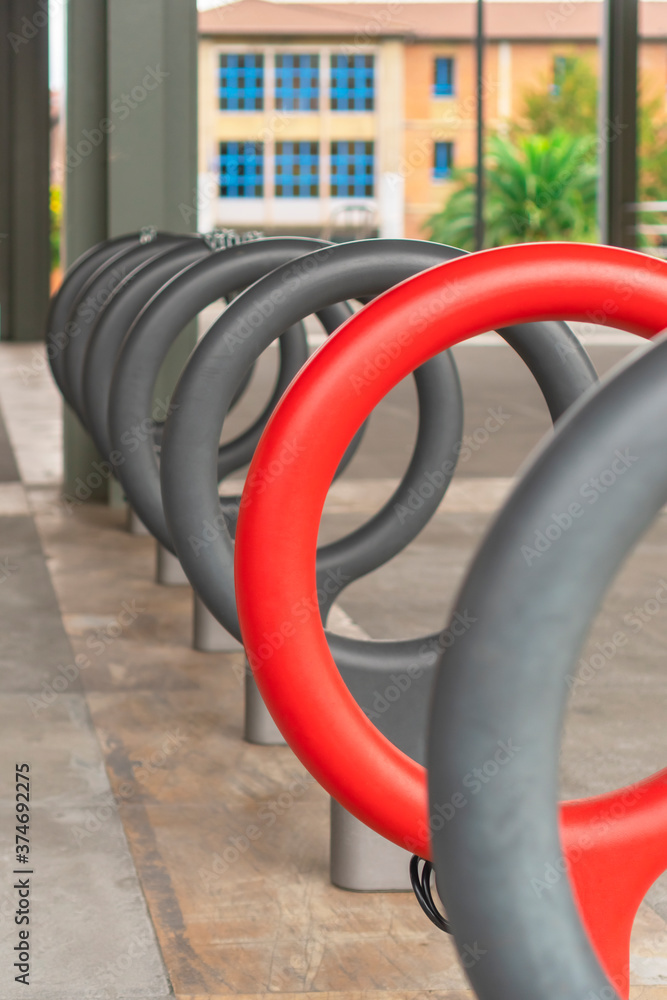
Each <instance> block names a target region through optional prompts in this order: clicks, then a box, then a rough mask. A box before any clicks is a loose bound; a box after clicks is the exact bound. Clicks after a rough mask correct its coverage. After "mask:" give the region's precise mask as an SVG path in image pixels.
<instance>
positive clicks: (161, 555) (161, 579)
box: [155, 542, 190, 587]
mask: <svg viewBox="0 0 667 1000" xmlns="http://www.w3.org/2000/svg"><path fill="white" fill-rule="evenodd" d="M155 544H156V559H155V582H156V583H160V584H162V586H163V587H183V586H189V585H190V581H189V580H188V578H187V576H186V575H185V571H184V570H183V567H182V566H181V564H180V562H179V560H178V557H177V556H175V555H174V554H173V553H172V552H170V551H169V549H166V548H165V547H164V545H162V544H161V543H160V542H156V543H155Z"/></svg>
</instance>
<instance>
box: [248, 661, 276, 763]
mask: <svg viewBox="0 0 667 1000" xmlns="http://www.w3.org/2000/svg"><path fill="white" fill-rule="evenodd" d="M243 738H244V739H245V740H246V741H247V742H248V743H258V744H260V745H261V746H285V739H284V737H283V734H282V733H281V732H280V730H279V729H278V727H277V725H276V724H275V722H274V721H273V719H272V718H271V716H270V715H269V710H268V708H267V707H266V705H265V704H264V701H263V699H262V696H261V694H260V693H259V689H258V687H257V684H256V682H255V678H254V676H253V672H252V670H251V669H250V665H249V664H248V662H247V661H246V665H245V724H244V732H243Z"/></svg>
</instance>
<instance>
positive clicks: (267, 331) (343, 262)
mask: <svg viewBox="0 0 667 1000" xmlns="http://www.w3.org/2000/svg"><path fill="white" fill-rule="evenodd" d="M460 255H461V251H457V250H454V249H452V248H447V247H442V246H438V245H433V244H425V243H419V242H411V241H392V240H389V241H384V240H378V241H363V242H359V243H354V244H344V245H341V246H337V247H329V248H327V249H326V250H319V251H316V252H314V253H312V254H311V255H310V258H302V259H301V260H299V261H298V262H297V265H296V266H294V265H290V264H286V265H283V266H282V267H280V268H277V269H276V270H274V271H273V272H272V273H271V274H269V275H268V276H267V277H266V278H264V279H262V280H261V281H258V282H257V283H256V284H255V285H253V286H252V287H251V288H250V289H248V291H246V292H245V293H243V294H242V295H240V296H239V297H238V298H237V299H235V300H234V302H233V303H231V305H230V306H229V308H228V309H227V311H226V312H225V314H224V315H223V316H222V317H220V319H219V320H218V321H217V322H216V323H215V324H214V326H213V327H212V328H211V330H210V331H209V334H208V335H207V338H206V339H205V340H204V341H202V343H201V344H200V345H199V346H198V348H197V349H196V350H195V352H194V353H193V355H192V357H191V359H190V362H189V363H188V366H187V367H186V369H185V371H184V373H183V375H182V377H181V380H180V382H179V385H178V387H177V389H176V393H175V395H174V402H175V407H174V412H173V414H171V415H170V417H169V418H168V420H167V422H166V425H165V433H164V441H163V450H162V465H161V478H162V490H163V498H164V509H165V514H166V517H167V520H168V523H169V527H170V529H171V533H172V537H173V540H174V545H175V547H176V551H177V552H178V555H179V557H180V559H181V562H182V564H183V566H184V567H185V569H186V572H187V574H188V576H189V578H190V579H191V580H192V582H193V585H194V587H195V589H196V590H197V591H198V592H199V594H200V595H201V596H202V598H203V600H204V601H205V602H206V604H207V605H208V606H209V608H210V609H211V611H212V612H213V613H214V614H215V616H216V617H217V618H218V619H219V620H220V621H221V622H222V623H223V624H224V625H225V627H226V628H227V629H229V631H230V632H232V634H236V635H239V625H238V618H237V615H236V607H235V597H234V589H233V582H234V581H233V545H232V539H231V537H230V535H229V533H228V532H226V531H225V526H224V523H220V526H219V530H218V531H217V532H216V534H215V537H214V538H211V540H210V542H208V543H207V544H206V545H205V546H204V545H203V544H193V540H195V542H196V541H197V539H198V538H199V536H200V534H201V528H202V525H207V524H211V523H215V517H216V514H215V512H216V506H217V502H218V500H217V486H216V484H215V483H214V477H213V473H214V468H215V465H214V459H215V448H216V442H217V441H218V440H219V436H220V432H221V429H222V426H223V422H224V419H225V412H226V409H227V407H228V401H229V400H230V399H231V398H232V396H233V392H234V390H235V387H236V385H237V384H238V381H239V380H240V379H241V378H242V377H243V372H244V371H245V369H246V367H247V365H248V364H250V363H251V362H252V361H253V360H254V359H255V357H256V356H257V354H258V353H260V352H261V351H262V350H264V349H265V348H266V346H267V345H268V344H269V343H270V342H271V340H273V339H274V338H275V337H276V336H277V335H278V333H279V332H280V330H281V329H283V328H284V327H285V325H287V324H290V323H293V322H296V321H297V320H298V319H300V318H302V317H303V316H304V315H308V314H309V313H311V312H316V311H318V310H321V309H322V307H323V306H328V305H330V304H331V303H333V302H336V301H340V300H342V299H344V298H361V297H368V296H372V295H375V294H377V293H378V292H382V291H384V290H385V289H386V288H387V287H391V286H393V285H395V284H396V283H397V282H400V281H402V280H404V279H406V278H408V277H409V276H410V275H413V274H414V273H415V271H420V270H424V269H426V268H429V267H432V266H433V265H434V264H437V263H439V262H440V263H442V261H443V259H444V260H447V259H448V258H453V257H458V256H460ZM285 288H289V289H290V294H289V295H285V294H284V289H285ZM281 293H283V294H281ZM269 306H270V308H269ZM254 314H260V315H263V316H265V317H266V319H265V320H264V322H263V323H262V325H261V327H258V329H257V330H256V332H255V333H254V335H253V336H252V337H250V336H244V335H243V331H244V330H247V329H248V328H249V321H250V317H251V316H252V315H254ZM414 318H415V317H414V316H413V317H412V319H413V320H414ZM349 322H350V323H353V322H354V321H353V320H350V321H349ZM409 331H410V325H409V324H406V326H405V329H404V331H403V333H402V334H401V336H400V338H399V337H398V336H397V337H396V338H395V340H394V341H389V342H387V344H384V346H381V347H379V348H378V351H377V353H376V357H377V358H378V359H381V358H384V357H386V358H387V360H388V359H389V357H391V356H395V357H399V356H400V355H401V354H402V353H403V348H404V346H405V345H406V344H407V343H410V342H411V341H412V340H413V339H414V338H415V335H416V331H415V330H414V322H413V332H412V333H410V332H409ZM503 335H504V336H506V338H507V339H508V340H509V341H510V342H511V343H512V344H513V346H516V347H517V350H519V352H520V353H521V354H522V356H523V357H524V359H525V360H526V361H527V362H528V363H529V365H530V367H531V368H532V370H533V371H534V373H535V375H536V377H537V378H538V381H539V382H540V384H541V386H542V389H543V391H544V393H545V395H546V397H547V399H548V403H549V406H550V409H551V412H552V414H553V416H554V418H555V417H557V416H559V415H560V413H562V412H564V410H565V409H566V408H567V406H568V405H569V404H570V403H571V402H572V401H573V400H574V399H576V398H577V396H578V395H580V394H581V392H582V391H583V390H584V389H585V388H588V387H589V386H590V385H591V383H592V382H593V380H594V378H595V375H594V371H593V369H592V367H591V365H590V362H589V361H588V358H587V356H586V354H585V352H584V351H583V349H582V348H581V347H580V345H579V344H578V342H577V341H576V339H575V338H574V336H573V335H572V333H571V331H569V329H568V328H567V327H566V326H565V325H564V324H557V323H553V324H549V325H546V326H545V325H540V324H534V325H531V326H530V327H528V328H524V329H521V328H515V329H512V330H505V331H503ZM334 339H336V338H334ZM392 345H393V346H395V347H396V352H394V350H393V346H392ZM557 358H558V359H559V360H558V364H554V361H555V360H556V359H557ZM365 361H366V368H365V369H364V370H367V368H368V364H369V363H372V359H370V358H366V359H365ZM312 363H313V362H312V361H311V364H312ZM383 363H384V362H383V361H381V364H383ZM376 367H377V366H376ZM379 370H380V369H378V371H379ZM404 374H409V369H408V370H407V371H406V372H405V373H404ZM374 377H375V376H373V375H371V376H369V377H366V379H365V381H366V383H368V384H371V383H372V382H373V379H374ZM415 378H416V381H417V388H418V394H419V399H420V421H419V435H418V440H417V445H416V449H415V454H414V455H413V458H412V461H411V463H410V467H409V470H408V472H407V473H406V476H405V477H404V479H403V482H402V483H401V485H400V487H399V488H398V490H397V491H396V492H395V493H394V495H393V496H392V497H391V499H390V500H389V501H388V502H387V504H386V505H385V507H384V508H383V509H382V510H381V511H380V512H379V513H378V514H377V515H376V516H375V517H374V518H373V519H372V521H371V522H369V524H368V525H366V526H364V527H363V528H360V529H357V531H355V532H354V533H353V535H352V536H349V537H348V538H346V539H342V540H340V541H338V542H337V543H335V544H334V545H332V546H328V547H327V548H325V549H324V550H321V551H320V552H319V553H318V571H317V580H316V583H315V586H314V588H311V590H315V591H317V596H318V604H319V612H320V614H321V615H322V617H324V618H325V619H326V615H327V614H328V612H329V610H330V607H331V604H332V603H333V601H334V599H335V598H336V597H337V596H338V594H339V593H340V592H341V591H342V590H343V589H344V587H345V586H347V585H348V584H349V583H351V582H352V581H353V580H354V579H357V578H358V577H360V576H362V575H364V574H365V573H368V572H370V571H371V570H372V569H375V568H376V567H377V566H379V565H382V564H383V563H384V562H386V561H387V560H388V559H389V558H391V557H392V556H393V555H395V554H396V553H397V552H399V551H401V549H402V548H404V547H405V546H406V545H407V544H408V542H409V541H411V539H412V538H413V537H414V536H415V535H416V534H417V533H418V532H419V531H420V530H421V528H422V527H423V526H424V525H425V524H426V523H427V522H428V520H429V519H430V517H431V516H432V514H433V513H434V512H435V510H436V509H437V507H438V504H439V502H440V500H441V499H442V496H443V495H444V492H445V490H446V488H447V485H448V483H449V481H450V479H451V475H452V473H453V470H454V467H455V464H456V456H457V450H456V449H457V445H458V442H459V440H460V437H461V433H462V426H461V401H460V394H459V387H458V379H457V377H456V375H455V369H454V368H453V367H452V362H451V361H450V360H449V356H448V355H443V356H442V357H438V358H437V359H434V360H432V361H431V362H429V364H428V365H425V366H424V368H423V369H419V370H418V371H417V372H416V373H415ZM362 381H363V378H362ZM348 390H349V391H352V392H353V393H354V392H355V391H356V386H355V384H354V382H353V383H351V384H350V385H349V386H348ZM343 405H345V404H343ZM338 409H339V407H338V406H337V405H336V406H334V409H333V413H334V414H337V411H338ZM336 419H337V417H336ZM312 426H317V425H316V424H313V425H312ZM303 431H304V428H303V427H301V429H300V434H299V435H297V436H295V437H293V438H285V439H283V443H282V445H281V451H279V452H278V453H276V455H275V456H273V459H272V461H273V466H275V467H276V468H280V469H281V472H280V475H277V474H276V475H273V474H270V473H269V472H267V470H264V472H262V473H261V474H260V475H261V478H262V482H263V483H264V484H265V485H264V489H266V490H267V491H268V492H269V493H270V492H272V486H271V483H272V481H273V480H277V479H282V478H283V477H284V476H285V475H286V473H287V470H288V468H289V470H290V480H291V482H292V487H293V488H295V489H296V488H297V487H296V486H295V481H294V475H293V474H292V473H293V470H294V469H295V468H296V467H297V466H298V467H299V468H300V467H301V458H300V457H299V460H298V462H295V461H294V460H293V459H291V460H290V461H287V459H285V457H284V443H285V441H287V442H289V441H297V442H300V441H301V440H302V438H301V434H302V433H303ZM318 439H319V435H318ZM267 469H268V467H267ZM429 469H431V470H441V469H442V470H447V472H446V474H441V475H440V481H439V482H438V483H437V484H435V485H434V483H433V482H431V483H430V494H429V495H428V497H427V498H426V499H425V501H424V504H423V506H422V507H421V508H420V510H419V511H418V512H415V515H414V516H413V517H412V518H410V519H407V518H403V519H401V518H400V517H398V516H397V513H396V507H397V505H401V504H402V505H403V506H404V505H405V504H407V503H409V497H410V493H411V491H414V490H415V489H418V488H420V487H421V485H422V482H423V480H424V470H429ZM334 472H335V470H334ZM332 476H333V473H332ZM283 499H285V497H283ZM292 507H293V502H290V503H289V504H288V508H292ZM291 534H292V540H293V541H294V542H295V544H296V541H295V538H294V530H292V532H291ZM331 581H338V582H336V583H332V582H331ZM329 584H331V585H329ZM260 592H261V593H262V594H263V596H264V598H267V593H266V589H265V588H264V589H263V590H261V591H260ZM308 593H310V591H308ZM290 621H291V619H290V618H289V616H288V617H286V618H285V622H290ZM281 624H282V623H279V624H278V628H277V631H274V630H273V629H272V630H267V634H268V633H269V632H270V633H271V635H277V636H278V638H280V637H281V635H282V633H281ZM437 638H438V637H437V636H436V637H432V636H431V637H424V638H420V639H417V640H410V641H404V642H372V641H363V640H362V641H360V640H355V639H350V638H347V637H341V636H338V635H332V634H329V635H328V640H329V645H330V647H331V650H332V653H333V655H334V658H335V660H336V663H337V665H338V667H339V668H340V670H341V673H342V675H343V677H344V678H345V683H346V684H347V687H348V688H349V689H350V690H351V691H352V693H353V694H354V696H355V698H356V699H357V701H358V702H359V703H360V704H361V705H371V704H372V699H373V695H374V694H376V693H377V686H378V684H379V683H380V682H382V683H383V684H385V685H387V684H391V683H392V677H393V676H394V675H395V674H396V673H397V672H401V673H402V674H405V676H406V677H407V676H408V674H407V671H411V672H412V671H414V672H415V673H416V677H415V679H414V683H413V682H412V681H409V682H408V687H409V689H410V690H409V694H407V695H404V696H403V698H402V703H401V705H400V710H396V706H392V707H391V710H389V711H387V712H386V713H385V714H384V715H383V716H382V717H381V719H380V720H379V722H378V726H379V727H380V728H381V730H382V732H383V733H384V734H385V735H387V736H388V737H389V738H390V739H391V740H392V742H393V743H395V744H396V745H397V746H398V747H400V748H401V749H402V750H403V751H404V752H406V753H408V754H409V755H410V756H411V757H413V758H414V759H416V760H421V759H423V753H424V742H423V732H424V725H425V722H426V712H427V693H428V685H429V682H430V678H431V676H432V670H433V664H434V662H435V655H434V649H437V645H436V642H437ZM273 645H275V642H274V643H273ZM263 647H264V648H265V649H268V650H269V652H268V653H264V654H262V656H260V658H259V661H258V660H257V659H256V660H255V662H254V663H253V662H252V660H251V664H252V667H253V670H254V671H255V674H257V672H258V670H259V667H260V666H261V661H262V659H263V657H264V656H266V655H268V656H271V655H272V649H271V648H270V644H269V643H268V642H267V640H266V638H265V639H264V640H263ZM410 677H412V673H410ZM246 691H247V698H248V701H249V703H251V704H252V706H253V711H254V712H257V713H259V711H260V709H259V708H258V704H259V703H258V699H257V698H256V695H255V693H254V692H253V689H252V685H249V686H247V688H246ZM406 703H407V704H406ZM246 736H247V737H248V736H251V737H253V738H255V737H254V734H252V733H251V734H249V733H248V732H246ZM332 829H333V830H334V831H335V838H334V842H332V877H333V880H334V881H335V882H336V884H337V885H342V886H345V887H347V888H355V889H366V888H404V887H406V886H407V880H408V873H407V865H406V864H403V863H402V862H403V857H402V854H401V853H400V851H397V850H396V849H395V848H394V847H392V846H391V845H390V846H386V845H384V844H382V846H380V844H381V843H382V842H381V841H378V838H376V837H375V836H374V835H373V834H372V833H371V832H370V831H367V830H365V829H364V828H363V827H361V826H360V825H359V824H357V822H356V820H354V818H353V817H352V816H347V815H346V814H344V813H342V812H341V814H340V815H339V807H338V806H337V805H334V806H333V819H332ZM343 843H345V844H347V845H348V846H347V848H342V846H341V845H342V844H343ZM365 844H366V845H367V846H364V845H365ZM352 845H356V846H354V847H352ZM380 850H382V851H384V852H385V854H386V855H387V865H386V867H384V866H382V865H379V864H378V865H376V866H375V872H374V874H373V875H372V878H371V873H370V871H369V869H368V868H367V866H366V864H365V861H363V858H364V856H365V852H370V853H371V854H373V853H374V852H375V854H376V856H377V852H378V851H380ZM380 871H382V874H380ZM365 880H368V881H365Z"/></svg>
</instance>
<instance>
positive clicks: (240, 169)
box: [220, 142, 264, 198]
mask: <svg viewBox="0 0 667 1000" xmlns="http://www.w3.org/2000/svg"><path fill="white" fill-rule="evenodd" d="M263 194H264V143H262V142H221V143H220V197H221V198H261V197H262V195H263Z"/></svg>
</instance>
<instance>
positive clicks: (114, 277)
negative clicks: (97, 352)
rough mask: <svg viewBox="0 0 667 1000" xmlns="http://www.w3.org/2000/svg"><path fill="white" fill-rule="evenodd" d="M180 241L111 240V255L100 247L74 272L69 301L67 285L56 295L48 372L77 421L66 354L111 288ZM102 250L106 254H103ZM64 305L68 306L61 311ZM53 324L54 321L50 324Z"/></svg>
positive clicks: (165, 237) (161, 237) (161, 236)
mask: <svg viewBox="0 0 667 1000" xmlns="http://www.w3.org/2000/svg"><path fill="white" fill-rule="evenodd" d="M182 239H184V237H182V236H174V235H172V234H169V233H155V234H152V233H151V235H150V237H149V238H145V237H142V236H141V235H140V234H137V235H136V236H130V237H121V238H120V239H119V240H118V241H112V247H115V250H114V249H112V250H111V252H110V253H109V252H108V245H107V247H106V248H105V246H104V245H102V247H100V249H99V254H98V253H95V254H92V255H91V256H90V257H88V258H86V260H85V261H84V263H83V264H82V265H81V266H80V267H78V268H76V269H75V271H74V274H73V276H72V284H71V288H72V290H74V287H75V286H76V294H75V295H74V296H73V298H72V301H69V300H70V295H69V289H70V284H69V282H68V281H67V279H66V281H65V283H64V285H63V291H64V292H65V294H63V296H62V298H61V297H60V295H57V296H56V297H55V300H54V308H53V311H52V313H51V314H50V316H49V321H48V328H47V337H46V339H47V353H49V354H53V358H52V359H51V370H52V372H53V375H54V378H55V380H56V382H57V384H58V388H59V389H60V391H61V393H62V395H63V396H64V397H65V400H66V401H67V403H68V404H69V405H70V406H71V407H72V408H73V409H74V411H75V412H76V413H77V416H79V418H80V413H79V410H80V406H79V405H78V403H79V399H78V394H76V390H75V388H74V387H72V385H71V384H70V380H69V371H68V367H67V355H68V353H69V350H70V348H71V346H72V345H73V344H74V343H75V342H76V341H77V340H79V339H80V338H81V337H82V336H84V337H85V336H86V335H87V332H88V330H89V329H90V326H91V325H92V324H93V323H94V322H95V319H96V318H97V316H98V314H99V312H100V310H101V309H102V308H103V307H104V305H105V304H106V302H107V301H108V299H109V298H110V296H111V295H112V293H113V291H114V289H115V288H116V287H117V286H118V284H119V283H120V282H121V281H122V280H123V278H125V277H126V275H127V274H128V273H129V272H130V271H131V270H132V269H133V268H134V267H136V266H137V264H139V263H140V262H141V261H142V260H145V259H148V258H149V257H151V256H153V255H154V254H155V253H156V251H157V250H159V249H160V247H161V246H164V245H168V244H169V243H171V244H172V245H175V243H176V242H177V241H179V240H182ZM105 249H107V252H106V253H105ZM91 261H95V262H96V266H95V267H94V269H93V270H92V272H91V273H88V274H87V276H86V278H85V280H84V281H83V283H82V284H80V283H79V280H78V278H79V277H80V276H82V272H83V273H84V274H85V272H86V271H87V270H88V267H89V266H90V263H91ZM66 306H68V308H67V310H66V311H65V308H66ZM54 321H55V322H54Z"/></svg>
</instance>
